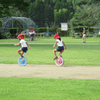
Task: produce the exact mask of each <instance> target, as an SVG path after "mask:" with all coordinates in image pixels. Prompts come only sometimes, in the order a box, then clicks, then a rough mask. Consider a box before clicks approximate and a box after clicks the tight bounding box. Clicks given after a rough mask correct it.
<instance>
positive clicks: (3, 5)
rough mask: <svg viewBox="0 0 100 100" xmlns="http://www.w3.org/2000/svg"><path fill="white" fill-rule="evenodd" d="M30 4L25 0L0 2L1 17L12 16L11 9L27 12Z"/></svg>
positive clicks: (4, 0) (3, 0) (2, 0)
mask: <svg viewBox="0 0 100 100" xmlns="http://www.w3.org/2000/svg"><path fill="white" fill-rule="evenodd" d="M28 6H29V3H28V2H25V1H24V0H10V1H9V0H0V16H11V15H12V13H11V12H10V9H18V10H20V11H25V10H27V7H28Z"/></svg>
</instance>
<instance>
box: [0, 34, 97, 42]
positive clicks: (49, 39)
mask: <svg viewBox="0 0 100 100" xmlns="http://www.w3.org/2000/svg"><path fill="white" fill-rule="evenodd" d="M61 38H62V39H63V41H64V42H65V43H82V42H83V40H82V38H72V37H61ZM25 40H27V41H28V42H29V43H54V42H55V40H54V38H53V36H52V37H47V38H36V39H35V40H34V41H29V38H25ZM0 42H1V43H2V42H7V43H13V42H14V43H17V42H18V39H17V38H16V39H0ZM86 42H87V43H99V38H96V37H87V38H86Z"/></svg>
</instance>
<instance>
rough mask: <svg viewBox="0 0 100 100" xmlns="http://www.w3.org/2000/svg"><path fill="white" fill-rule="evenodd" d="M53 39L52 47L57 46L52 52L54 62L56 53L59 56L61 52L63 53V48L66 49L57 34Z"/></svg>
mask: <svg viewBox="0 0 100 100" xmlns="http://www.w3.org/2000/svg"><path fill="white" fill-rule="evenodd" d="M54 39H55V40H56V43H55V44H54V46H53V47H55V46H56V44H57V45H58V48H57V49H54V50H53V53H54V55H55V58H54V60H56V59H57V58H58V57H57V55H56V52H59V56H61V54H62V52H63V51H64V47H65V49H67V48H66V45H65V43H64V42H63V40H62V39H61V38H60V36H59V35H58V34H55V35H54ZM63 45H64V46H63ZM61 57H62V56H61Z"/></svg>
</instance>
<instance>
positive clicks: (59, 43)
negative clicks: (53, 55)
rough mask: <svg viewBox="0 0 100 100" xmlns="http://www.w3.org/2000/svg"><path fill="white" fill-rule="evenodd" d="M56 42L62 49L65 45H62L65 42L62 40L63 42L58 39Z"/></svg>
mask: <svg viewBox="0 0 100 100" xmlns="http://www.w3.org/2000/svg"><path fill="white" fill-rule="evenodd" d="M56 41H57V42H58V43H57V45H58V46H60V47H61V46H63V43H62V41H63V40H62V39H61V41H60V40H59V39H57V40H56Z"/></svg>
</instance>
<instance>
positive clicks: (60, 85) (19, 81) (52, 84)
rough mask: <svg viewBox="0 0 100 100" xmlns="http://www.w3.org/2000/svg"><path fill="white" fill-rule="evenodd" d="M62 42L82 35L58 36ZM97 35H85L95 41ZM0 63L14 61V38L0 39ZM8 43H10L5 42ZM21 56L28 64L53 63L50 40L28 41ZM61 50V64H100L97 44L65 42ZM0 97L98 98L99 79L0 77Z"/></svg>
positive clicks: (23, 99)
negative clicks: (62, 60) (28, 48)
mask: <svg viewBox="0 0 100 100" xmlns="http://www.w3.org/2000/svg"><path fill="white" fill-rule="evenodd" d="M62 39H63V40H64V42H65V43H82V39H76V38H75V39H72V37H62ZM27 41H28V42H29V43H32V42H33V43H54V42H55V40H54V39H53V38H45V39H36V40H35V41H29V39H27ZM98 41H99V38H94V37H92V38H87V43H98ZM2 42H5V43H6V44H0V63H17V60H18V57H19V55H18V53H17V50H18V49H19V48H20V46H17V47H14V45H13V43H18V42H19V41H18V39H1V40H0V43H2ZM7 43H12V44H7ZM30 45H31V47H32V49H30V50H28V52H27V53H26V54H25V57H26V58H27V60H28V63H29V64H54V61H53V58H54V55H53V52H52V51H53V49H54V48H53V45H52V44H30ZM66 46H67V50H65V52H64V53H63V54H62V55H63V58H64V60H65V63H64V64H65V65H98V66H99V65H100V64H99V63H100V61H99V57H100V45H99V44H66ZM0 100H100V80H79V79H43V78H15V77H0Z"/></svg>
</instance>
